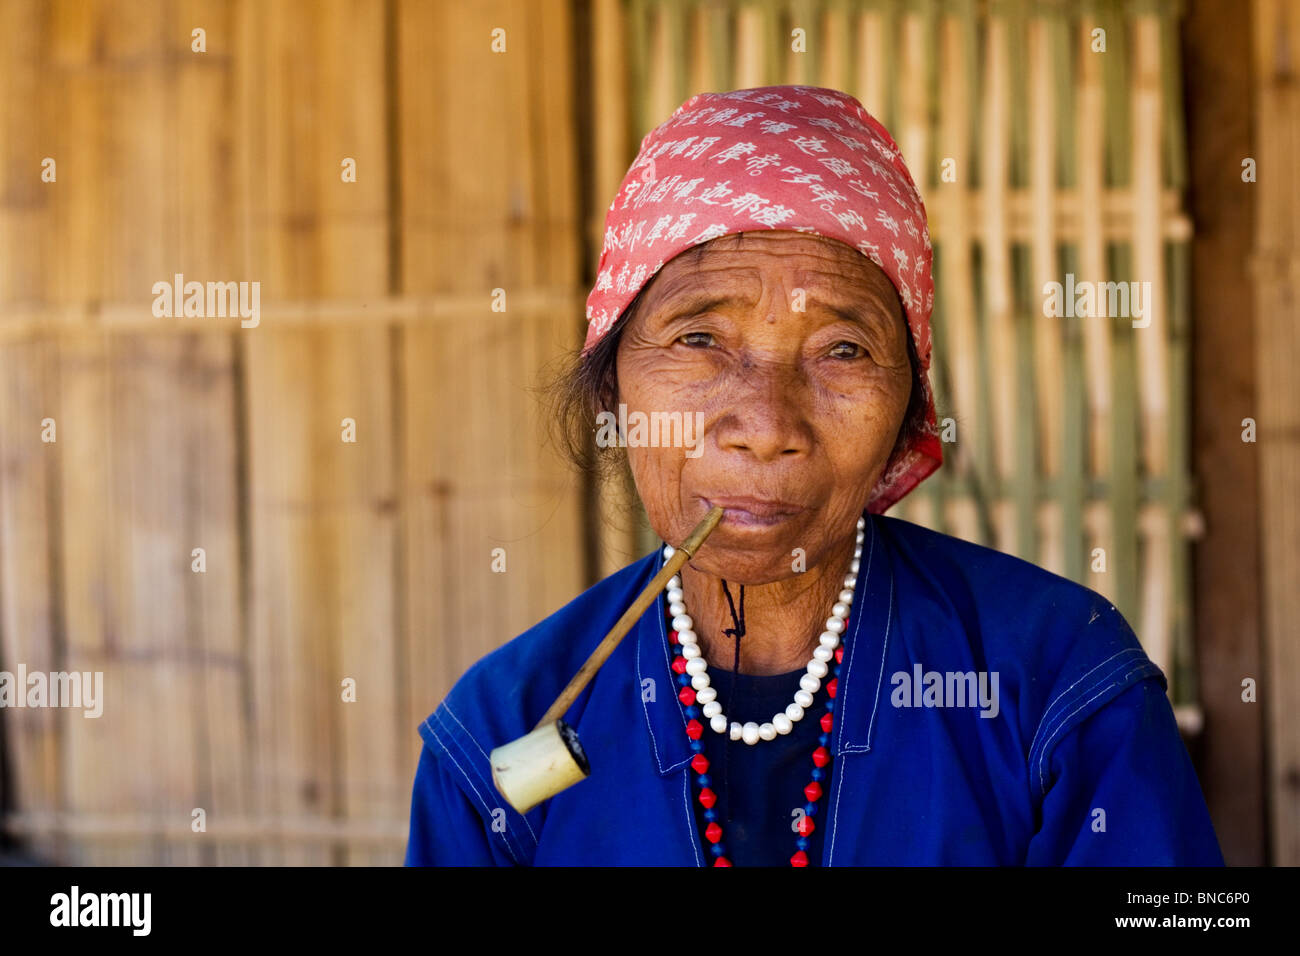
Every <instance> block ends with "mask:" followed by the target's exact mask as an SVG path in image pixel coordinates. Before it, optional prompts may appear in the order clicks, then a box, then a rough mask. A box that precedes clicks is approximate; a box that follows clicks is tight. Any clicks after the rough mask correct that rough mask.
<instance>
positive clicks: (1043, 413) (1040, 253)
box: [1023, 16, 1069, 574]
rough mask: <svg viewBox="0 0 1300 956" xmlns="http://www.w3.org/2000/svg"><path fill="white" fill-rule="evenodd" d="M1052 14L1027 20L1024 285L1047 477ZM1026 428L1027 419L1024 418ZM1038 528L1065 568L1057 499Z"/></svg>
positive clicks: (1054, 428) (1053, 366) (1045, 560)
mask: <svg viewBox="0 0 1300 956" xmlns="http://www.w3.org/2000/svg"><path fill="white" fill-rule="evenodd" d="M1055 26H1056V23H1055V20H1054V19H1049V18H1046V17H1042V16H1036V17H1032V18H1031V19H1030V20H1029V22H1028V29H1027V36H1026V40H1027V43H1028V48H1029V49H1028V60H1029V62H1028V73H1029V106H1028V112H1029V193H1030V197H1031V200H1032V209H1033V212H1032V214H1031V215H1032V217H1033V218H1032V221H1033V226H1032V229H1033V238H1032V240H1031V242H1030V260H1029V291H1030V299H1029V301H1030V303H1031V307H1033V309H1034V311H1033V322H1032V324H1033V326H1034V337H1033V338H1034V343H1033V344H1034V386H1035V387H1034V401H1035V405H1036V411H1037V417H1036V420H1035V421H1034V423H1033V425H1034V427H1036V429H1037V435H1036V438H1037V442H1036V443H1037V446H1038V449H1039V461H1038V462H1037V466H1038V470H1039V471H1040V472H1041V474H1042V476H1043V477H1044V478H1045V479H1046V480H1047V481H1048V482H1049V484H1050V483H1052V482H1054V481H1057V480H1059V479H1060V477H1061V456H1062V449H1061V444H1062V440H1063V438H1064V432H1063V430H1062V425H1063V423H1064V418H1063V414H1062V410H1063V403H1064V391H1063V387H1064V378H1065V368H1064V355H1063V347H1062V328H1063V325H1064V324H1065V323H1066V322H1068V321H1069V320H1068V319H1064V318H1061V317H1059V316H1049V315H1046V314H1045V312H1046V310H1045V309H1043V308H1042V302H1043V300H1042V289H1043V285H1044V283H1046V282H1053V281H1055V282H1059V281H1061V279H1062V277H1061V275H1060V270H1059V269H1058V267H1057V255H1056V231H1057V225H1056V216H1055V209H1056V203H1055V201H1054V196H1055V193H1056V191H1057V176H1056V163H1057V155H1056V144H1057V133H1056V119H1055V118H1056V116H1057V115H1058V114H1057V111H1056V102H1055V97H1054V94H1055V87H1054V85H1053V84H1052V82H1051V66H1052V52H1053V50H1052V34H1053V32H1054V30H1055ZM1023 427H1025V428H1029V427H1030V423H1028V422H1026V423H1025V424H1024V426H1023ZM1037 517H1038V518H1039V521H1040V528H1041V531H1042V535H1043V537H1042V545H1041V550H1040V551H1039V553H1038V554H1037V555H1036V556H1033V555H1031V556H1030V557H1036V558H1037V559H1038V561H1039V563H1041V564H1042V566H1043V567H1045V568H1047V569H1048V570H1049V571H1053V572H1055V573H1057V574H1061V573H1062V572H1063V571H1064V569H1065V554H1064V550H1063V548H1064V541H1063V538H1062V534H1063V528H1062V516H1061V502H1060V500H1059V499H1050V498H1049V499H1047V500H1046V501H1045V502H1044V503H1043V505H1042V507H1041V508H1039V509H1038V515H1037Z"/></svg>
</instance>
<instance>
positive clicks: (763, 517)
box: [703, 497, 804, 528]
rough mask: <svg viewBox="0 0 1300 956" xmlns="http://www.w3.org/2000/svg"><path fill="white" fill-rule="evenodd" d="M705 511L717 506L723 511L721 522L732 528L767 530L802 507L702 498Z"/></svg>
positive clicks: (747, 499) (769, 501) (764, 500)
mask: <svg viewBox="0 0 1300 956" xmlns="http://www.w3.org/2000/svg"><path fill="white" fill-rule="evenodd" d="M703 501H704V507H705V508H706V509H708V508H712V507H713V506H714V505H717V506H719V507H721V508H722V509H723V515H722V521H723V523H724V524H729V525H731V526H732V527H751V528H767V527H771V526H773V525H778V524H780V523H781V522H783V521H788V520H789V519H791V518H793V517H794V516H795V515H797V514H799V512H801V511H803V510H804V508H803V505H797V504H794V503H792V502H789V501H777V500H774V499H770V498H750V497H717V498H704V499H703Z"/></svg>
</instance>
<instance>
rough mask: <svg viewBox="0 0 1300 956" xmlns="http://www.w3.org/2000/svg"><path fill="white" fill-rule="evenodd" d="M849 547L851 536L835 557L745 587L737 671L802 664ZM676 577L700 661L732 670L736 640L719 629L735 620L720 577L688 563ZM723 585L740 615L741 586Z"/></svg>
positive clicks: (845, 567)
mask: <svg viewBox="0 0 1300 956" xmlns="http://www.w3.org/2000/svg"><path fill="white" fill-rule="evenodd" d="M853 548H854V540H853V538H852V537H850V538H849V539H848V540H847V541H845V542H843V543H842V544H841V545H840V546H839V547H837V548H836V549H835V551H834V554H835V558H834V559H828V560H826V561H823V562H822V563H821V564H819V565H817V566H815V567H811V568H809V569H808V570H806V571H803V572H801V573H796V574H795V575H794V576H793V577H790V578H786V579H785V580H782V581H775V582H773V583H771V584H758V585H746V586H745V593H744V608H745V615H744V620H745V635H744V637H742V638H741V640H740V673H742V674H760V675H761V674H784V673H788V672H789V671H794V670H802V669H803V668H804V667H805V666H807V664H808V660H809V658H811V657H812V652H813V650H814V649H815V648H816V647H817V644H818V638H819V636H820V635H821V633H822V631H824V630H825V629H826V619H827V618H828V617H829V616H830V612H831V607H832V606H833V605H834V604H835V602H836V601H837V600H838V598H839V593H840V591H842V590H843V589H844V577H845V575H847V574H848V572H849V564H850V563H851V562H852V560H853ZM681 578H682V590H683V592H684V593H685V604H686V613H687V614H689V615H690V616H691V619H692V620H693V621H694V622H695V632H696V634H697V635H699V641H700V650H701V651H702V652H703V655H704V659H705V661H707V662H708V665H709V667H710V668H711V669H718V670H731V669H732V665H733V662H734V660H735V657H734V655H735V644H734V642H733V639H732V637H731V635H730V634H725V633H723V632H724V631H725V630H728V629H731V628H734V627H735V624H734V623H733V619H732V616H731V611H730V609H729V606H728V603H727V595H726V593H725V592H724V591H723V587H722V578H719V577H716V576H714V575H712V574H709V573H708V572H706V571H697V570H696V569H695V568H693V567H692V566H691V565H690V563H689V562H688V563H687V564H686V566H685V567H683V568H682V572H681ZM727 587H728V588H729V589H730V591H731V599H732V601H733V602H734V604H735V608H736V614H737V616H739V614H740V607H741V592H740V585H739V584H737V583H736V582H734V581H728V582H727Z"/></svg>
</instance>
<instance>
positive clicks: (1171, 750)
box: [406, 515, 1223, 866]
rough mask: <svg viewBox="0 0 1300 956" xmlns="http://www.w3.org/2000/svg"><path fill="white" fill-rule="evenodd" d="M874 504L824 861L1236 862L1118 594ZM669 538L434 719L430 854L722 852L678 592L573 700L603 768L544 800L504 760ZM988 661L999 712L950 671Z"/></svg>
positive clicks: (677, 859)
mask: <svg viewBox="0 0 1300 956" xmlns="http://www.w3.org/2000/svg"><path fill="white" fill-rule="evenodd" d="M867 521H868V531H867V538H866V541H865V542H864V546H863V559H862V573H861V574H860V575H859V582H858V587H857V599H856V600H855V602H854V605H855V610H854V613H853V614H852V615H851V618H850V621H849V633H848V634H847V635H846V637H845V641H844V648H845V651H844V659H843V662H842V665H841V677H840V681H839V693H838V697H837V700H836V704H837V713H838V715H839V716H838V717H837V719H836V723H835V728H834V731H833V734H832V743H831V753H832V754H833V758H834V759H833V761H832V763H831V765H830V771H831V773H830V781H829V789H828V790H827V792H826V794H825V796H824V797H823V802H822V810H823V813H822V816H821V818H820V824H819V825H820V826H821V827H823V828H827V829H826V830H825V832H824V834H823V837H824V839H823V851H822V856H821V859H820V860H818V861H815V862H817V863H820V864H821V865H826V866H857V865H909V864H921V865H953V864H956V865H1048V866H1051V865H1060V864H1083V865H1113V864H1131V865H1177V866H1190V865H1200V866H1205V865H1216V866H1221V865H1223V857H1222V855H1221V853H1220V850H1219V845H1218V842H1217V840H1216V839H1215V835H1214V829H1213V826H1212V825H1211V823H1210V817H1209V813H1208V811H1207V809H1206V805H1205V800H1204V797H1203V796H1202V794H1201V790H1200V786H1199V784H1198V782H1197V780H1196V776H1195V773H1194V771H1193V769H1192V764H1191V760H1190V759H1189V757H1188V754H1187V750H1186V748H1185V747H1184V746H1183V743H1182V740H1181V739H1180V737H1179V735H1178V729H1177V726H1176V725H1175V723H1174V716H1173V711H1172V709H1171V707H1170V705H1169V701H1168V698H1167V697H1166V694H1165V690H1166V686H1167V685H1166V681H1165V677H1164V675H1163V674H1162V673H1161V672H1160V669H1159V668H1158V667H1156V665H1155V664H1154V663H1152V662H1151V660H1150V659H1149V658H1148V657H1147V655H1146V654H1145V653H1144V652H1143V650H1142V648H1141V646H1140V645H1139V643H1138V641H1137V638H1136V637H1135V635H1134V634H1133V631H1132V630H1131V629H1130V627H1129V626H1128V624H1127V623H1126V622H1125V620H1124V618H1123V617H1122V616H1121V615H1120V614H1119V612H1118V611H1117V610H1116V609H1115V608H1114V606H1113V605H1111V604H1110V603H1109V602H1108V601H1107V600H1106V599H1105V598H1103V597H1102V596H1101V595H1099V594H1097V593H1096V592H1094V591H1092V590H1089V589H1088V588H1085V587H1083V586H1081V585H1078V584H1075V583H1073V582H1071V581H1068V580H1066V579H1064V578H1061V577H1058V576H1057V575H1054V574H1051V573H1049V572H1048V571H1045V570H1043V569H1042V568H1039V567H1037V566H1035V565H1032V564H1030V563H1028V562H1026V561H1022V560H1020V559H1018V558H1015V557H1012V556H1010V555H1006V554H1003V553H1001V552H998V551H995V550H992V549H990V548H985V547H982V546H980V545H976V544H971V543H969V542H966V541H962V540H960V539H958V538H953V537H950V536H947V535H943V534H939V533H937V532H934V531H931V530H929V529H926V528H923V527H921V526H920V525H916V524H912V523H911V522H908V521H904V520H901V519H898V518H890V517H885V516H881V515H867ZM662 561H663V558H662V553H661V551H660V550H656V551H655V552H654V553H652V554H650V555H647V556H646V557H645V558H642V559H641V560H639V561H637V562H636V563H634V564H631V565H629V566H628V567H626V568H623V569H622V570H620V571H618V572H616V573H615V574H612V575H610V576H609V577H608V578H606V579H605V580H603V581H601V582H600V583H598V584H596V585H595V586H593V587H592V588H590V589H588V590H587V591H586V592H585V593H583V594H582V595H580V596H578V597H577V598H575V599H574V600H573V601H571V602H570V603H569V604H567V605H565V606H564V607H563V608H561V609H560V610H558V611H556V612H555V613H554V614H552V615H551V616H550V617H548V618H546V619H545V620H543V621H541V622H540V623H538V624H537V625H535V626H534V627H532V628H530V629H529V630H528V631H526V632H524V633H523V634H521V635H520V636H519V637H517V638H515V639H514V640H513V641H511V642H509V643H508V644H506V645H505V646H503V647H501V648H499V649H498V650H496V651H494V652H492V653H491V654H488V655H487V656H486V657H484V658H483V659H482V660H480V661H479V662H478V663H476V664H475V665H474V666H473V667H471V668H470V669H469V671H468V672H467V673H466V674H465V675H464V676H463V677H462V678H461V679H460V680H459V681H458V682H457V683H456V685H455V686H454V687H453V688H452V690H451V692H450V693H449V694H448V695H447V698H446V699H445V700H444V701H443V702H442V703H441V704H440V705H439V706H438V708H437V709H436V710H435V711H434V712H433V713H432V714H431V715H430V716H429V717H428V719H426V720H425V721H424V723H423V724H422V725H421V726H420V734H421V736H422V737H423V739H424V748H423V751H422V753H421V757H420V762H419V767H418V769H417V771H416V777H415V785H414V792H413V795H412V804H411V830H410V838H409V843H408V845H407V855H406V863H407V865H482V866H504V865H532V866H554V865H628V864H648V865H664V866H703V865H705V863H706V853H705V849H706V847H705V845H704V844H703V840H702V838H701V835H700V833H699V830H698V827H697V825H696V821H695V816H694V811H693V809H692V802H691V801H692V799H693V791H692V772H691V770H690V767H689V766H688V762H689V760H690V757H691V751H690V749H689V740H688V738H687V736H686V733H685V717H684V716H683V713H682V707H681V704H680V703H679V702H678V700H677V698H676V696H675V691H676V684H675V683H674V680H673V678H674V675H673V673H672V672H671V670H670V666H669V665H670V656H669V644H668V637H667V633H666V629H665V623H664V613H663V603H662V600H661V601H659V602H656V603H655V604H653V605H651V607H650V609H649V610H647V612H646V613H645V614H644V615H643V616H642V617H641V619H640V620H639V621H638V623H637V624H636V626H635V627H634V628H633V630H632V631H631V632H630V633H629V634H628V635H627V637H626V638H624V640H623V642H622V643H621V644H620V645H619V647H618V649H617V650H616V651H615V652H614V654H613V656H612V657H610V659H609V660H608V661H607V662H606V664H605V666H604V667H603V668H601V670H600V671H599V672H598V674H597V675H596V677H595V678H594V679H593V680H592V682H591V683H590V685H588V687H587V689H586V690H584V692H583V693H582V695H581V696H580V697H579V698H578V700H577V701H576V702H575V703H574V705H573V706H572V707H571V708H570V709H569V711H568V713H567V714H566V715H565V720H566V721H567V722H568V723H569V724H570V725H571V726H573V727H574V729H575V730H576V731H577V732H578V735H579V737H580V739H581V741H582V744H583V746H584V748H585V750H586V752H587V755H588V758H589V759H590V762H591V776H590V777H588V778H587V779H586V780H584V781H582V782H580V783H578V784H577V785H575V786H573V787H571V788H570V789H568V790H566V791H564V792H562V793H560V794H559V795H558V796H556V797H554V798H552V799H550V800H548V801H546V802H544V803H543V804H542V805H540V806H538V807H535V808H534V809H533V810H531V811H529V813H528V814H527V815H522V816H521V815H520V814H519V813H517V812H516V811H515V810H514V809H513V808H511V807H510V806H509V804H507V803H506V802H505V800H504V799H503V798H502V797H501V796H500V795H499V794H498V793H497V792H496V789H495V787H494V786H493V783H492V774H491V770H490V768H489V765H488V756H487V755H488V753H489V752H490V751H491V750H492V749H493V748H494V747H496V746H498V745H499V744H502V743H505V742H507V741H510V740H514V739H515V738H517V737H520V736H522V735H523V734H525V733H527V732H528V731H530V730H531V729H532V728H533V726H534V725H535V724H536V722H537V721H538V720H539V719H540V717H541V715H542V713H543V712H544V711H545V710H546V708H547V707H548V706H549V705H550V704H551V702H552V701H553V700H554V699H555V697H556V696H557V695H558V694H559V692H560V690H561V689H562V688H563V687H564V685H565V684H566V683H567V682H568V680H569V678H570V677H572V676H573V674H574V673H575V672H576V671H577V669H578V668H579V667H580V666H581V664H582V662H583V661H584V660H586V658H587V655H588V654H589V653H590V652H591V650H592V649H593V648H594V647H595V645H596V644H597V643H598V642H599V641H600V639H601V638H602V637H603V636H604V635H605V633H606V631H607V630H608V629H609V628H610V627H611V626H612V625H613V623H614V621H615V620H617V618H618V617H619V616H620V615H621V614H622V613H623V611H624V610H625V609H626V608H627V606H628V605H629V604H630V603H631V602H632V600H633V599H634V598H635V597H636V595H637V594H638V593H640V591H641V589H642V588H643V587H644V586H645V585H646V584H647V583H648V582H649V580H650V578H651V577H653V575H654V574H655V572H656V571H657V570H658V569H659V567H661V566H662ZM931 672H935V673H936V674H937V675H939V676H938V677H934V678H931V677H930V676H929V675H930V674H931ZM981 673H983V674H984V675H985V677H986V687H990V688H992V687H994V686H995V687H996V690H997V694H996V713H994V708H993V707H992V706H971V705H972V704H973V703H975V702H974V701H966V706H961V705H960V703H959V700H958V698H957V697H956V696H955V693H953V692H955V690H956V689H958V688H959V687H960V686H961V682H960V681H959V680H953V679H951V678H945V675H951V674H975V675H978V674H981ZM993 674H996V675H997V683H996V685H994V684H993V678H992V675H993ZM647 680H649V681H651V682H652V683H649V684H647V683H646V681H647ZM967 686H968V685H967ZM647 688H649V690H650V692H649V693H647V692H646V691H647ZM943 688H948V689H949V690H950V694H949V696H947V697H944V696H943V694H942V693H940V691H941V690H942V689H943ZM649 698H653V699H649ZM908 704H911V705H912V706H907V705H908ZM983 715H986V716H983ZM760 746H761V744H760ZM708 859H709V860H710V862H711V858H708Z"/></svg>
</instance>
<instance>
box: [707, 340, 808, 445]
mask: <svg viewBox="0 0 1300 956" xmlns="http://www.w3.org/2000/svg"><path fill="white" fill-rule="evenodd" d="M732 379H733V381H732V382H731V383H729V385H730V391H731V392H732V393H733V397H732V398H731V400H730V402H729V403H728V406H729V407H728V409H727V412H726V414H724V415H723V416H722V417H721V419H719V421H718V424H717V425H716V426H715V429H716V435H717V443H718V447H719V448H720V449H721V450H723V451H738V452H743V453H746V454H749V455H751V456H753V457H754V458H755V459H757V460H759V461H769V460H772V459H775V458H778V457H780V456H783V455H799V454H807V453H808V452H809V450H810V449H811V445H812V428H811V427H810V424H809V422H808V419H807V416H806V414H805V411H804V410H805V409H806V408H807V406H808V403H807V401H806V398H807V395H806V391H807V387H808V383H807V378H806V376H805V375H804V374H803V372H802V370H801V369H800V368H799V366H798V364H797V363H796V362H789V361H783V360H773V359H763V358H753V357H748V356H747V357H746V358H745V359H744V360H743V361H742V362H741V363H740V364H739V366H738V367H737V369H736V370H735V373H734V375H733V376H732Z"/></svg>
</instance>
